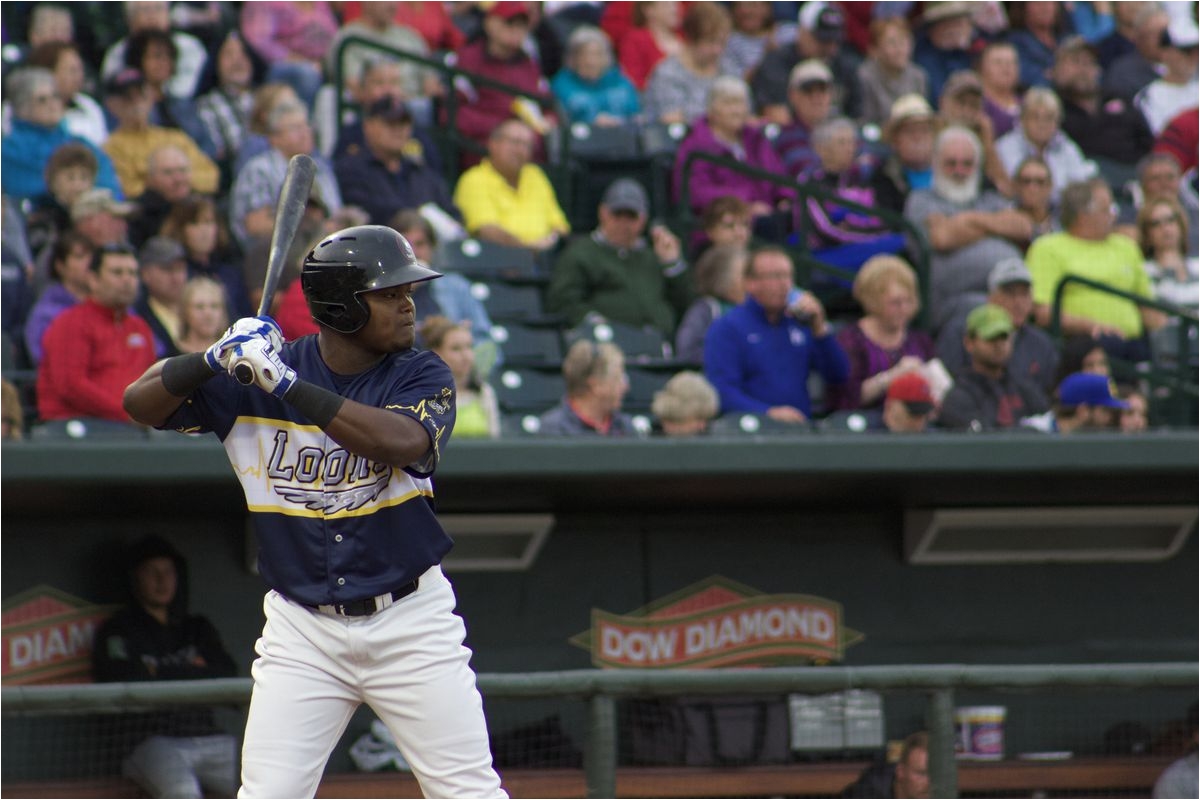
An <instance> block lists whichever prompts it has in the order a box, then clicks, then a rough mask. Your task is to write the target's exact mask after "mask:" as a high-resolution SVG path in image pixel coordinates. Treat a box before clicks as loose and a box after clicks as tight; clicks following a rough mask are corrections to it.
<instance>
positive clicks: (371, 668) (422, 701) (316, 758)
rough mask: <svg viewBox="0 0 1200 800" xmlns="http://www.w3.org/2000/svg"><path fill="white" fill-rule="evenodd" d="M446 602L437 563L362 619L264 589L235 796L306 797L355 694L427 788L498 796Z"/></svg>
mask: <svg viewBox="0 0 1200 800" xmlns="http://www.w3.org/2000/svg"><path fill="white" fill-rule="evenodd" d="M454 605H455V598H454V590H453V589H452V588H451V586H450V582H449V581H447V580H446V577H445V576H444V575H443V574H442V571H441V568H440V567H438V566H434V567H432V568H431V569H430V570H429V571H428V572H426V573H425V574H424V575H422V576H421V579H420V585H419V588H418V589H417V590H416V591H415V592H413V593H412V594H410V595H409V596H407V597H404V598H401V599H400V600H398V601H397V602H395V603H393V604H392V605H391V606H389V607H387V608H385V609H383V610H382V611H379V612H377V613H375V614H372V615H370V616H366V617H337V616H332V615H328V614H324V613H321V612H319V611H316V610H315V609H311V608H308V607H306V606H302V605H300V604H298V603H293V602H291V601H290V600H288V599H287V598H285V597H283V596H282V595H280V594H279V593H278V592H274V591H272V592H269V593H268V594H267V596H266V599H265V600H264V602H263V608H264V611H265V612H266V617H267V621H266V625H265V626H264V627H263V634H262V637H261V638H259V640H258V643H257V644H256V645H255V650H256V651H257V652H258V658H257V659H255V661H254V666H253V667H252V669H251V674H252V676H253V678H254V692H253V695H252V697H251V701H250V714H249V718H248V719H247V722H246V737H245V743H244V745H243V748H242V788H241V790H240V791H239V792H238V797H245V798H254V797H264V798H265V797H312V796H314V795H315V794H316V791H317V785H318V783H319V782H320V779H321V775H322V773H323V772H324V769H325V763H326V761H328V759H329V754H330V753H331V752H332V751H333V748H334V746H335V745H336V744H337V742H338V740H339V739H340V738H341V735H342V733H343V731H345V729H346V725H347V724H348V723H349V721H350V717H351V715H352V714H353V713H354V710H355V709H356V708H357V707H358V705H359V704H360V703H366V704H367V705H369V706H370V707H371V708H372V709H373V710H374V711H375V713H376V714H378V715H379V718H380V719H381V720H382V721H383V723H384V724H385V725H387V727H388V730H389V731H391V733H392V736H393V737H394V738H395V740H396V745H397V747H399V749H400V752H401V753H403V754H404V758H405V759H406V760H407V761H408V763H409V764H410V765H411V766H412V770H413V773H414V774H415V775H416V777H417V780H418V781H419V782H420V784H421V791H422V792H423V793H424V794H425V796H426V797H500V798H504V797H507V796H508V795H507V794H506V793H505V792H504V790H503V789H501V788H500V778H499V776H498V775H497V774H496V771H495V770H494V769H493V768H492V754H491V750H490V748H489V746H488V733H487V724H486V722H485V720H484V716H483V701H482V698H481V697H480V696H479V692H478V690H477V689H476V688H475V673H474V672H473V671H472V670H471V667H470V665H469V663H468V662H469V660H470V658H471V651H470V650H468V649H467V648H466V647H465V646H464V645H463V637H464V635H465V633H466V629H465V627H464V625H463V621H462V619H461V618H459V617H458V616H457V615H455V614H454Z"/></svg>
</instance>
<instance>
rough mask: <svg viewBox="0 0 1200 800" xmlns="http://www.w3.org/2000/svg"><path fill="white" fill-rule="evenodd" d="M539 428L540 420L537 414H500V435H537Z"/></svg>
mask: <svg viewBox="0 0 1200 800" xmlns="http://www.w3.org/2000/svg"><path fill="white" fill-rule="evenodd" d="M541 429H542V421H541V419H540V418H539V416H538V415H537V414H533V413H530V412H518V413H515V414H502V415H501V416H500V435H501V436H537V435H538V434H539V433H541Z"/></svg>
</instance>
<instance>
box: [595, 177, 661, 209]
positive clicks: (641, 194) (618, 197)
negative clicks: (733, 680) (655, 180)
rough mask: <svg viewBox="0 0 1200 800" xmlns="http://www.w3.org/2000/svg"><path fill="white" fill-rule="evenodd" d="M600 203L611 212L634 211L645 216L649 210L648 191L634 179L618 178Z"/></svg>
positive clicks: (606, 191)
mask: <svg viewBox="0 0 1200 800" xmlns="http://www.w3.org/2000/svg"><path fill="white" fill-rule="evenodd" d="M600 202H601V203H602V204H603V205H604V206H605V207H607V208H608V210H609V211H633V212H635V213H637V214H645V213H646V212H647V210H648V209H649V203H647V201H646V190H645V189H643V188H642V185H641V184H640V183H638V182H637V181H635V180H634V179H633V178H618V179H617V180H615V181H613V182H612V184H611V185H610V186H609V187H608V189H606V190H605V192H604V197H603V198H602V199H601V200H600Z"/></svg>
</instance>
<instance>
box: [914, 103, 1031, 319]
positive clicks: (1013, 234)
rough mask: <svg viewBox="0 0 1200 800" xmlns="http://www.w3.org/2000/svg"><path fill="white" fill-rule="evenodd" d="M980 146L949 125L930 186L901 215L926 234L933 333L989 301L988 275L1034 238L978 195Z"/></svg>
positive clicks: (995, 200)
mask: <svg viewBox="0 0 1200 800" xmlns="http://www.w3.org/2000/svg"><path fill="white" fill-rule="evenodd" d="M982 169H983V145H982V144H981V143H980V141H979V138H978V137H977V136H976V135H975V134H974V133H972V132H971V131H969V130H967V129H966V128H963V127H960V126H957V125H953V126H950V127H948V128H946V129H945V130H943V131H942V132H941V133H940V134H938V137H937V139H936V140H935V142H934V145H933V186H931V187H930V188H928V189H919V190H917V191H915V192H913V193H912V194H910V195H909V196H908V200H907V201H906V202H905V204H904V215H905V216H906V217H908V218H909V219H910V220H912V222H913V223H914V224H915V225H917V226H918V227H920V228H921V229H922V231H924V233H925V236H926V238H927V239H928V240H929V244H930V247H932V249H933V255H932V258H931V259H930V268H929V310H930V320H931V322H932V324H933V327H934V329H935V330H938V329H940V328H941V327H942V326H943V325H945V324H946V323H947V322H949V321H950V320H952V319H955V318H956V317H963V318H965V317H966V315H967V313H968V312H969V311H970V310H971V309H972V308H975V307H976V306H978V305H981V304H983V303H984V302H986V301H987V293H988V286H987V281H988V273H989V272H991V270H992V267H994V266H995V265H996V264H997V263H999V262H1000V261H1003V260H1004V259H1006V258H1020V257H1021V249H1020V248H1022V247H1024V246H1025V245H1027V244H1028V243H1029V241H1030V239H1032V238H1033V226H1032V223H1031V222H1030V221H1029V218H1028V217H1026V216H1024V215H1023V214H1021V213H1020V212H1018V211H1016V210H1015V209H1014V208H1013V207H1012V204H1011V203H1010V202H1009V201H1007V200H1005V199H1004V198H1003V197H1001V196H1000V195H999V194H997V193H996V192H991V191H986V192H984V191H981V190H980V175H981V173H982Z"/></svg>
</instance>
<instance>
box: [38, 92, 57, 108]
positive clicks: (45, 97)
mask: <svg viewBox="0 0 1200 800" xmlns="http://www.w3.org/2000/svg"><path fill="white" fill-rule="evenodd" d="M32 100H33V103H34V104H35V105H39V106H44V105H46V104H47V103H53V102H55V101H59V102H61V101H62V98H61V97H59V96H58V95H56V94H35V95H34V96H33V98H32Z"/></svg>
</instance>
